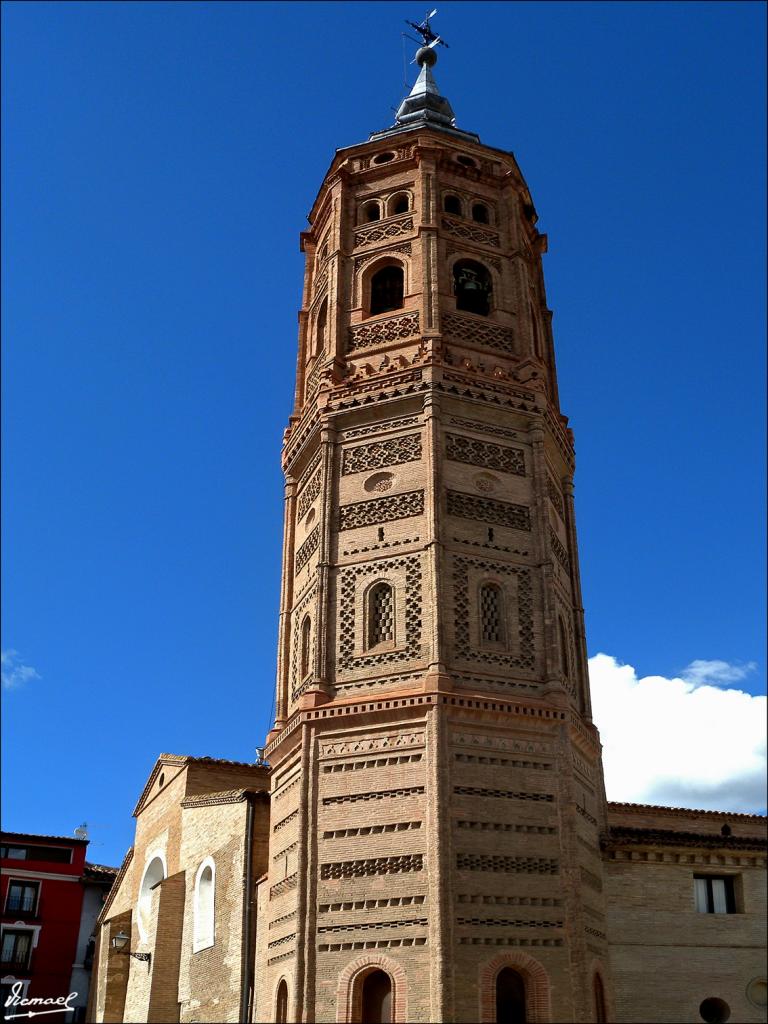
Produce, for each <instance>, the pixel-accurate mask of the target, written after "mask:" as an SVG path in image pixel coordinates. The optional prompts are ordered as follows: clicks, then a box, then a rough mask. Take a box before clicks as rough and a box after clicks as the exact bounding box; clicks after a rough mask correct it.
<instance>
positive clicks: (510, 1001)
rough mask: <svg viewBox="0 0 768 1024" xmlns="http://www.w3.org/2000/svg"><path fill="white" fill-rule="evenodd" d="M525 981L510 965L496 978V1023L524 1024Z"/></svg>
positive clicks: (525, 1018)
mask: <svg viewBox="0 0 768 1024" xmlns="http://www.w3.org/2000/svg"><path fill="white" fill-rule="evenodd" d="M526 1020H527V1017H526V1013H525V982H524V981H523V979H522V977H521V976H520V975H519V974H518V973H517V971H513V970H512V968H511V967H505V968H504V969H503V970H501V971H499V974H498V976H497V978H496V1024H526Z"/></svg>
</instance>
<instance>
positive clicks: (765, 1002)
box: [747, 978, 768, 1010]
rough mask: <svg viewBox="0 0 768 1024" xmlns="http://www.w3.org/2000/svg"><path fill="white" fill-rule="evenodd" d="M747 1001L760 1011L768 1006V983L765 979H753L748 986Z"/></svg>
mask: <svg viewBox="0 0 768 1024" xmlns="http://www.w3.org/2000/svg"><path fill="white" fill-rule="evenodd" d="M747 999H748V1000H749V1001H750V1003H752V1005H753V1006H757V1007H758V1009H760V1010H764V1009H765V1008H766V1006H768V983H767V982H766V980H765V978H753V979H752V981H750V983H749V984H748V985H747Z"/></svg>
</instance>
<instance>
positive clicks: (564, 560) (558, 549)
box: [549, 526, 571, 574]
mask: <svg viewBox="0 0 768 1024" xmlns="http://www.w3.org/2000/svg"><path fill="white" fill-rule="evenodd" d="M549 543H550V544H551V546H552V551H553V553H554V555H555V558H556V559H557V560H558V562H559V563H560V565H562V567H563V568H564V569H565V571H566V572H567V573H569V574H570V571H571V560H570V558H569V557H568V552H567V551H566V550H565V548H564V547H563V545H562V544H561V543H560V539H559V537H558V536H557V534H556V533H555V531H554V530H553V529H552V527H551V526H550V528H549Z"/></svg>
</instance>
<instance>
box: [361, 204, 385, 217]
mask: <svg viewBox="0 0 768 1024" xmlns="http://www.w3.org/2000/svg"><path fill="white" fill-rule="evenodd" d="M362 215H363V217H362V219H363V221H371V220H381V207H380V206H379V204H378V203H377V202H376V201H375V200H374V201H373V202H370V203H365V205H364V206H363V209H362Z"/></svg>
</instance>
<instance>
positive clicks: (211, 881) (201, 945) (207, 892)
mask: <svg viewBox="0 0 768 1024" xmlns="http://www.w3.org/2000/svg"><path fill="white" fill-rule="evenodd" d="M215 877H216V869H215V866H214V863H213V861H212V860H211V858H210V857H207V858H206V859H205V860H204V861H203V863H202V864H201V865H200V867H199V868H198V869H197V875H196V877H195V901H194V928H193V938H192V951H193V952H194V953H196V952H197V951H198V950H200V949H208V947H209V946H212V945H213V943H214V941H215V925H214V885H215Z"/></svg>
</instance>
